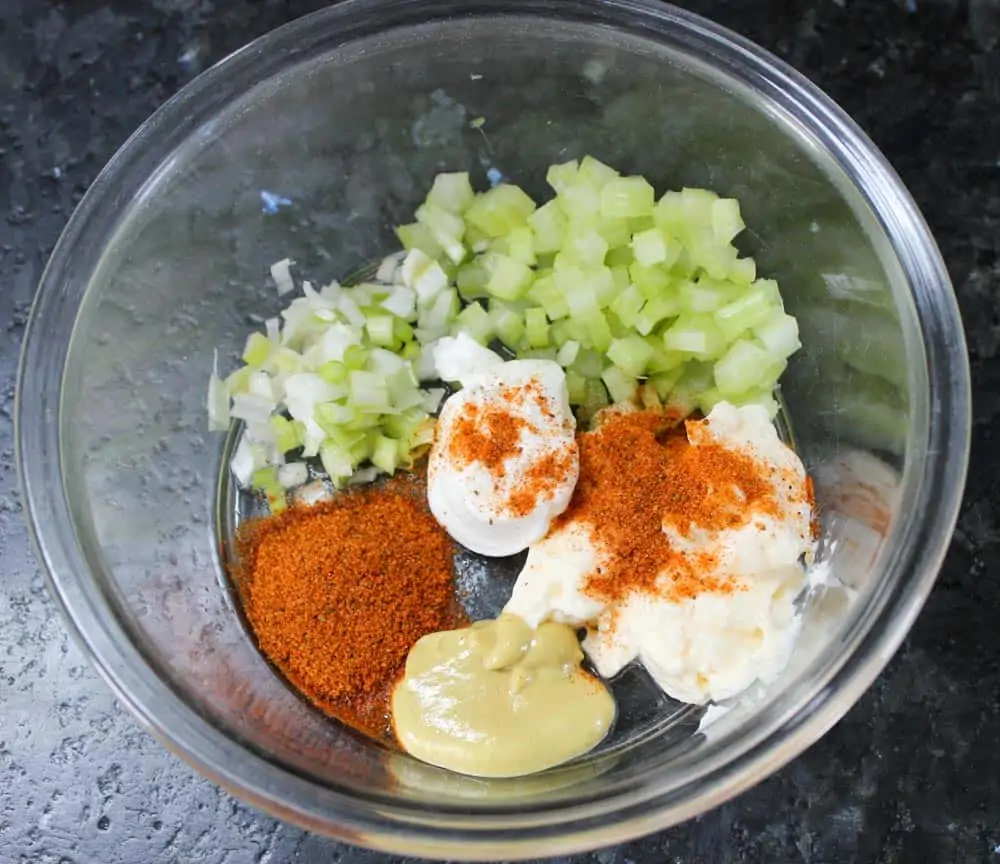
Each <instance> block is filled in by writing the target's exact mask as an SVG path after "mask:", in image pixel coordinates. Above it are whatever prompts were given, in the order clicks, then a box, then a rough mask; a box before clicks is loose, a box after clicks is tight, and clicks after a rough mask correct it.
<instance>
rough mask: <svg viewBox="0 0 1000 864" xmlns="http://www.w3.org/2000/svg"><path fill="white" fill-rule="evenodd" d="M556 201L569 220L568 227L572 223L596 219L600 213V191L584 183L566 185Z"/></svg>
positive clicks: (582, 222) (583, 222)
mask: <svg viewBox="0 0 1000 864" xmlns="http://www.w3.org/2000/svg"><path fill="white" fill-rule="evenodd" d="M556 201H557V202H558V204H559V208H560V209H561V210H562V211H563V213H565V214H566V217H567V218H568V219H569V220H570V227H572V225H573V223H578V224H585V223H586V222H587V220H593V219H597V218H598V217H599V216H600V213H601V193H600V191H599V190H598V189H596V188H595V187H593V186H589V185H587V184H586V183H577V184H575V185H573V186H570V187H568V188H567V189H565V190H564V191H563V192H561V193H559V197H558V198H556ZM567 230H568V229H567Z"/></svg>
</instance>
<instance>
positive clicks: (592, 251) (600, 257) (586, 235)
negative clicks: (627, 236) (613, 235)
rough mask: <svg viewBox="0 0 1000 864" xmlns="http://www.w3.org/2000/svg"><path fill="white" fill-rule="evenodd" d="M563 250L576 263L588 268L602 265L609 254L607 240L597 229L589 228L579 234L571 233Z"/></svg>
mask: <svg viewBox="0 0 1000 864" xmlns="http://www.w3.org/2000/svg"><path fill="white" fill-rule="evenodd" d="M563 252H564V253H565V254H566V255H567V256H568V258H569V259H570V260H571V261H572V262H573V263H574V264H577V265H579V266H580V267H583V268H584V269H588V268H591V267H600V266H601V265H602V264H603V263H604V256H605V255H607V254H608V243H607V241H606V240H605V239H604V238H603V237H602V236H601V235H600V234H598V233H597V232H596V231H595V230H593V229H589V230H586V231H583V232H581V233H579V234H574V233H570V234H569V235H568V236H567V237H566V242H565V244H564V245H563Z"/></svg>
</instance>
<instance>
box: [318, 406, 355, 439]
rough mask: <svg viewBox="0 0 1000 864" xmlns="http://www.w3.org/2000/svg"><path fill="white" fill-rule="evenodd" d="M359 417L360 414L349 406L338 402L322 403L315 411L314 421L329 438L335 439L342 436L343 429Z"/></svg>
mask: <svg viewBox="0 0 1000 864" xmlns="http://www.w3.org/2000/svg"><path fill="white" fill-rule="evenodd" d="M357 416H358V412H357V411H355V410H354V409H353V408H351V407H350V406H349V405H341V404H339V403H337V402H321V403H320V404H319V405H317V406H316V407H315V408H314V409H313V419H314V420H315V421H316V422H317V423H318V424H319V426H320V428H321V429H322V430H323V431H324V432H325V433H326V434H327V436H328V437H334V438H336V436H337V435H338V434H340V431H341V427H343V426H344V425H345V424H347V423H351V422H353V421H354V420H356V419H357ZM352 441H353V439H352Z"/></svg>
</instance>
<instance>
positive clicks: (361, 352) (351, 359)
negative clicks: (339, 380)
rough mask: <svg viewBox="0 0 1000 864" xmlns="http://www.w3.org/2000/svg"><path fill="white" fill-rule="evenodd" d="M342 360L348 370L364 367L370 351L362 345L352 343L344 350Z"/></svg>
mask: <svg viewBox="0 0 1000 864" xmlns="http://www.w3.org/2000/svg"><path fill="white" fill-rule="evenodd" d="M341 362H342V363H343V364H344V367H345V368H346V369H347V370H348V371H352V370H354V369H364V368H365V364H366V363H367V362H368V351H367V350H365V349H364V348H362V347H361V346H360V345H351V346H349V347H348V348H347V350H346V351H344V359H343V360H342V361H341Z"/></svg>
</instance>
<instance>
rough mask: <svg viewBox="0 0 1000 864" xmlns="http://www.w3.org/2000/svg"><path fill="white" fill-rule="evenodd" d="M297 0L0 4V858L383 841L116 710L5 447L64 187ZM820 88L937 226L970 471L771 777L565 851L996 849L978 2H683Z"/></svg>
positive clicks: (230, 853) (999, 326)
mask: <svg viewBox="0 0 1000 864" xmlns="http://www.w3.org/2000/svg"><path fill="white" fill-rule="evenodd" d="M321 5H323V4H322V3H320V2H317V0H260V2H254V0H216V2H213V0H146V2H135V0H134V2H125V0H117V2H116V0H74V2H47V0H3V2H0V213H2V216H3V218H2V220H0V562H2V563H0V572H2V577H3V588H2V589H0V703H2V708H0V771H2V777H3V784H2V786H0V862H15V861H17V862H29V861H30V862H39V864H41V862H46V864H48V862H51V864H56V862H63V864H69V862H75V864H104V862H128V864H130V862H137V864H138V862H142V864H146V862H152V861H164V862H174V861H178V862H181V861H183V862H191V864H196V862H208V864H223V862H225V864H243V862H247V864H249V862H260V864H266V862H270V864H281V862H291V861H297V862H320V861H323V862H342V864H346V862H361V861H372V862H389V861H393V860H399V859H390V858H387V857H386V856H381V855H378V854H376V853H370V852H364V851H361V850H357V849H353V848H351V847H347V846H343V845H339V844H335V843H332V842H329V841H327V840H324V839H321V838H318V837H316V836H313V835H309V834H306V833H305V832H303V831H300V830H298V829H297V828H292V827H289V826H288V825H284V824H282V823H279V822H276V821H275V820H273V819H270V818H268V817H265V816H262V815H260V814H258V813H257V812H255V811H254V810H252V809H251V808H249V807H247V806H245V805H243V804H242V803H240V802H238V801H236V800H235V799H233V798H231V797H230V796H229V795H227V794H225V793H223V792H221V791H219V790H218V789H217V788H215V787H214V786H212V785H211V784H209V783H208V782H207V781H205V780H202V779H201V778H200V777H197V776H195V775H194V774H193V773H192V772H191V770H190V769H188V768H187V767H186V766H185V765H183V764H182V763H181V762H179V761H178V760H177V759H176V758H175V757H174V756H172V755H170V754H169V753H168V752H166V751H165V750H164V749H163V748H161V747H160V745H159V744H157V743H156V742H154V741H153V740H152V739H151V738H150V737H149V736H148V735H147V734H146V733H145V732H144V731H142V730H140V728H139V727H138V726H137V725H136V724H135V723H134V722H133V721H132V719H131V718H130V717H129V716H128V715H127V714H126V713H125V711H124V710H123V709H122V708H121V707H120V706H119V705H118V703H117V702H116V701H115V700H114V698H113V697H112V696H111V695H110V693H109V692H108V690H107V688H106V687H105V686H104V685H103V684H102V683H101V681H100V680H99V679H98V678H97V676H96V674H95V673H94V672H93V671H92V670H91V668H90V666H89V665H88V663H87V661H86V660H85V659H84V658H83V656H82V655H81V653H80V651H79V650H78V649H77V647H76V646H75V645H74V644H73V643H72V642H71V641H70V639H69V637H68V635H67V633H66V630H65V628H64V626H63V624H62V621H61V619H60V618H59V616H58V614H57V613H56V610H55V608H54V606H53V604H52V603H51V602H50V600H49V599H48V597H47V595H46V591H45V588H44V585H43V583H42V579H41V577H40V575H39V573H38V570H37V567H36V565H35V563H34V561H33V559H32V556H31V552H30V549H29V547H28V541H27V536H26V532H25V529H24V526H23V524H22V517H21V513H20V510H21V504H20V501H19V498H18V492H17V480H16V476H15V475H16V472H15V468H14V453H13V436H12V422H13V421H12V416H13V394H14V375H15V365H16V360H17V352H18V349H19V345H20V340H21V336H22V333H23V329H24V324H25V321H26V318H27V314H28V308H29V304H30V303H31V299H32V294H33V292H34V290H35V286H36V284H37V281H38V279H39V276H40V274H41V272H42V268H43V266H44V264H45V260H46V257H47V255H48V253H49V251H50V250H51V248H52V246H53V244H54V242H55V240H56V238H57V236H58V234H59V232H60V230H61V229H62V227H63V225H64V223H65V221H66V219H67V218H68V216H69V214H70V212H71V210H72V208H73V206H74V205H75V204H76V202H77V201H78V200H79V199H80V197H81V195H82V194H83V192H84V191H85V190H86V188H87V185H88V184H89V183H90V182H91V181H92V180H93V179H94V177H95V176H96V174H97V172H98V171H99V170H100V168H101V166H102V165H103V164H104V163H105V161H106V160H107V159H108V158H109V157H110V156H111V155H112V154H113V152H114V151H115V149H116V148H117V147H118V146H119V145H120V144H121V143H122V142H123V141H124V140H125V138H126V137H127V136H128V135H129V134H130V133H131V132H132V131H133V130H134V129H135V128H136V127H137V126H138V125H139V123H140V122H141V121H142V120H144V119H145V118H146V116H147V115H148V114H149V113H150V112H151V111H152V110H153V109H154V108H156V106H157V105H159V104H160V103H161V102H162V101H163V100H164V99H166V98H167V97H168V96H169V95H170V94H171V93H173V92H174V91H175V90H176V89H177V88H178V87H180V86H181V85H183V84H184V83H185V82H187V81H188V80H189V79H190V78H192V77H193V76H194V75H195V74H197V72H199V71H200V70H201V69H203V68H204V67H205V66H206V65H208V64H210V63H212V62H214V61H215V60H217V59H218V58H220V57H222V56H224V55H225V54H226V53H227V52H229V51H231V50H233V49H235V48H237V47H238V46H239V45H241V44H243V43H244V42H246V41H248V40H249V39H251V38H252V37H254V36H257V35H260V34H262V33H264V32H265V31H267V30H269V29H271V28H272V27H274V26H276V25H278V24H281V23H282V22H284V21H287V20H289V19H291V18H294V17H297V16H298V15H300V14H303V13H305V12H307V11H310V10H311V9H312V8H316V7H318V6H321ZM684 5H687V6H689V7H690V8H693V9H694V10H695V11H698V12H700V13H702V14H705V15H707V16H709V17H712V18H715V19H716V20H718V21H720V22H721V23H723V24H725V25H727V26H729V27H732V28H733V29H735V30H737V31H739V32H741V33H743V34H745V35H747V36H749V37H750V38H752V39H754V40H756V41H757V42H759V43H760V44H762V45H764V46H765V47H767V48H769V49H771V50H772V51H774V52H776V53H777V54H778V55H780V56H781V57H783V58H785V59H786V60H788V61H789V62H791V63H792V64H793V65H794V66H796V67H797V68H798V69H800V70H801V71H803V72H804V73H805V74H806V75H808V76H809V77H810V78H812V80H814V81H815V82H816V83H817V84H819V85H820V86H821V87H823V88H824V89H825V90H826V91H827V92H828V93H830V94H831V95H832V96H833V97H834V98H835V99H836V100H838V101H839V102H840V104H841V105H843V106H844V107H845V108H846V109H847V111H848V112H849V113H851V114H852V115H853V116H854V117H855V118H856V119H857V120H858V121H859V122H860V124H861V125H862V126H863V127H864V128H865V129H866V130H867V132H868V133H869V134H870V135H871V136H872V138H874V140H875V142H876V144H878V145H879V146H880V147H881V148H882V149H883V151H884V152H885V153H886V155H887V156H888V158H889V160H890V161H891V162H892V163H893V165H894V166H895V167H896V169H897V170H898V171H899V173H900V174H901V175H902V177H903V180H904V181H905V182H906V184H907V185H908V186H909V188H910V190H911V191H912V193H913V195H914V196H915V198H916V200H917V202H918V204H919V205H920V206H921V208H922V209H923V212H924V214H925V215H926V217H927V219H928V221H929V222H930V225H931V228H932V229H933V231H934V233H935V235H936V236H937V239H938V242H939V244H940V246H941V249H942V251H943V253H944V256H945V259H946V261H947V263H948V266H949V269H950V271H951V275H952V278H953V280H954V283H955V287H956V290H957V292H958V296H959V299H960V301H961V305H962V311H963V314H964V316H965V321H966V331H967V336H968V340H969V347H970V352H971V361H972V373H973V383H974V398H975V405H974V419H975V425H974V429H973V456H972V460H973V462H972V469H971V472H970V480H969V485H968V490H967V494H966V497H965V504H964V507H963V510H962V515H961V518H960V521H959V527H958V531H957V532H956V535H955V539H954V542H953V543H952V547H951V551H950V552H949V555H948V558H947V561H946V563H945V567H944V571H943V573H942V574H941V578H940V580H939V582H938V585H937V587H936V589H935V591H934V593H933V594H932V596H931V598H930V600H929V602H928V604H927V607H926V609H925V611H924V612H923V614H922V615H921V617H920V619H919V621H918V622H917V624H916V626H915V628H914V629H913V632H912V633H911V634H910V636H909V638H908V639H907V640H906V642H905V643H904V645H903V647H902V649H901V650H900V652H899V654H898V656H897V657H896V658H895V659H894V660H893V661H892V662H891V663H890V664H889V666H888V668H887V669H886V671H885V672H884V674H883V675H882V676H881V677H880V678H879V679H878V681H877V682H876V683H875V685H874V686H873V687H872V688H871V690H870V691H869V692H868V693H867V694H866V695H865V696H864V697H863V698H862V699H861V701H860V702H859V703H858V705H857V706H856V707H855V708H854V709H853V710H851V711H850V712H849V713H848V714H847V716H846V717H845V718H844V720H843V721H842V722H841V723H840V724H839V725H838V726H836V727H835V728H834V729H833V731H831V732H830V733H829V734H828V735H827V736H826V737H825V738H823V739H822V741H820V742H819V743H817V744H816V745H815V746H814V747H812V748H811V749H810V750H809V751H808V752H806V753H805V754H804V755H802V756H801V757H800V758H798V759H797V760H795V761H794V762H793V763H792V764H790V765H789V766H787V767H786V768H785V769H783V770H782V771H780V772H778V774H776V775H775V776H774V777H772V778H771V779H770V780H768V781H766V782H764V783H763V784H761V785H760V786H758V787H757V788H756V789H753V790H751V791H750V792H747V793H746V794H744V795H742V796H741V797H739V798H737V799H736V800H734V801H732V802H730V803H728V804H726V805H724V806H723V807H721V808H719V809H718V810H716V811H714V812H712V813H709V814H707V815H705V816H703V817H702V818H700V819H697V820H695V821H693V822H691V823H689V824H687V825H684V826H682V827H680V828H677V829H675V830H672V831H668V832H665V833H663V834H660V835H657V836H653V837H650V838H647V839H645V840H641V841H636V842H634V843H630V844H627V845H625V846H622V847H620V848H616V849H613V850H607V851H603V852H598V853H595V854H594V855H590V856H581V857H580V858H579V859H577V860H580V861H597V862H601V864H612V862H615V864H631V862H637V864H638V862H665V861H671V862H684V864H687V862H692V864H700V862H714V864H727V862H768V864H780V862H786V861H788V862H791V861H804V862H847V861H857V862H876V861H878V862H888V861H915V862H917V861H919V862H925V861H932V862H966V861H970V862H979V861H982V862H1000V641H998V640H997V633H998V630H997V624H996V616H997V613H998V611H1000V528H998V524H997V517H998V511H1000V480H997V474H998V469H1000V461H998V456H997V455H996V453H997V451H996V450H994V446H995V445H994V443H993V440H992V439H993V429H994V420H995V418H996V416H997V415H998V414H1000V358H998V357H997V356H996V355H997V351H998V348H1000V261H998V258H997V253H998V249H1000V119H998V117H1000V48H998V38H1000V2H998V0H968V2H967V0H688V2H687V3H685V4H684Z"/></svg>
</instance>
